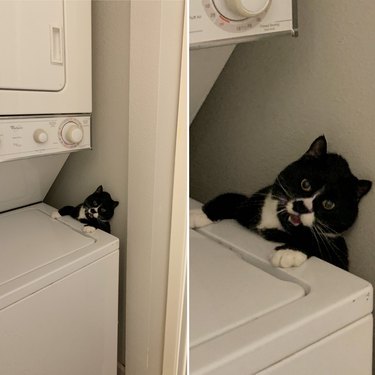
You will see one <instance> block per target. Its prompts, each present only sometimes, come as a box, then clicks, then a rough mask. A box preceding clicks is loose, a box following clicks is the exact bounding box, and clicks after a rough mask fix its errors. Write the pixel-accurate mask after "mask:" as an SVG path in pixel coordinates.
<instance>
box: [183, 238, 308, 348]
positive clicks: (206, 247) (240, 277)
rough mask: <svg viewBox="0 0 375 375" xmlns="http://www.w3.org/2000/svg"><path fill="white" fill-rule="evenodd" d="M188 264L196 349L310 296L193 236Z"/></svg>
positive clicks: (193, 342)
mask: <svg viewBox="0 0 375 375" xmlns="http://www.w3.org/2000/svg"><path fill="white" fill-rule="evenodd" d="M189 262H190V263H189V264H190V284H189V285H190V346H191V347H193V346H196V345H199V344H200V343H203V342H205V341H207V340H210V339H211V338H214V337H216V336H218V335H221V334H224V333H225V332H227V331H229V330H231V329H233V328H235V327H239V326H241V325H242V324H245V323H248V322H251V321H254V320H255V319H258V318H260V317H261V316H263V315H265V314H267V313H269V312H271V311H274V310H276V309H278V308H280V307H282V306H284V305H286V304H288V303H291V302H292V301H295V300H297V299H298V298H301V297H303V296H304V295H305V290H304V288H303V287H302V286H301V285H299V284H297V283H295V282H292V281H285V280H281V279H279V278H278V277H276V276H274V275H272V274H269V273H267V272H265V271H263V270H261V269H260V268H258V267H256V266H254V265H252V264H251V263H249V262H246V261H244V260H243V259H242V258H241V257H240V256H239V255H238V254H236V253H234V252H233V251H231V250H230V249H228V248H226V247H225V246H223V245H221V244H219V243H217V242H215V241H212V240H211V239H209V238H207V237H205V236H203V235H202V234H200V233H197V232H194V231H191V234H190V257H189Z"/></svg>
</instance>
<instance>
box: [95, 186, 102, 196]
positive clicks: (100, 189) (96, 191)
mask: <svg viewBox="0 0 375 375" xmlns="http://www.w3.org/2000/svg"><path fill="white" fill-rule="evenodd" d="M95 193H97V194H101V193H103V186H102V185H100V186H98V188H97V189H96V190H95Z"/></svg>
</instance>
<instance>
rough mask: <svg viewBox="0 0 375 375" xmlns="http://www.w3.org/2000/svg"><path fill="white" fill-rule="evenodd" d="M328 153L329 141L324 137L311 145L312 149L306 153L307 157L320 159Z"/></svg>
mask: <svg viewBox="0 0 375 375" xmlns="http://www.w3.org/2000/svg"><path fill="white" fill-rule="evenodd" d="M326 153H327V141H326V138H325V137H324V135H321V136H320V137H318V138H317V139H315V141H314V142H313V143H312V144H311V146H310V148H309V149H308V150H307V151H306V153H305V155H306V156H312V157H314V158H318V157H319V156H323V155H325V154H326Z"/></svg>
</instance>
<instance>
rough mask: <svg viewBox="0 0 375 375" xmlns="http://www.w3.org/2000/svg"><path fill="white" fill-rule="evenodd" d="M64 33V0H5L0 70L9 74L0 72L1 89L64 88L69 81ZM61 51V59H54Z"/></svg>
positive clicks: (0, 14)
mask: <svg viewBox="0 0 375 375" xmlns="http://www.w3.org/2000/svg"><path fill="white" fill-rule="evenodd" d="M51 27H52V29H51ZM63 34H64V1H63V0H54V1H48V2H43V1H25V2H22V3H21V2H17V1H1V2H0V44H1V50H2V51H1V52H2V53H1V55H2V58H1V60H0V71H3V72H7V74H1V75H0V89H14V90H48V91H59V90H61V89H62V88H63V87H64V85H65V66H64V59H63V56H61V55H63V51H64V50H65V48H64V38H63ZM57 54H59V55H60V56H61V57H60V59H59V61H60V62H59V63H56V62H54V61H56V60H55V59H54V61H52V57H53V55H55V57H56V55H57ZM15 62H18V63H15Z"/></svg>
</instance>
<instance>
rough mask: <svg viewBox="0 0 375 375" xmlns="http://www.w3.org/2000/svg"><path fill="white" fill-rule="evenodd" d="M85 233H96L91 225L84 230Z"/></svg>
mask: <svg viewBox="0 0 375 375" xmlns="http://www.w3.org/2000/svg"><path fill="white" fill-rule="evenodd" d="M82 231H83V232H85V233H93V232H95V231H96V228H95V227H92V226H91V225H85V226H84V227H83V229H82Z"/></svg>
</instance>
